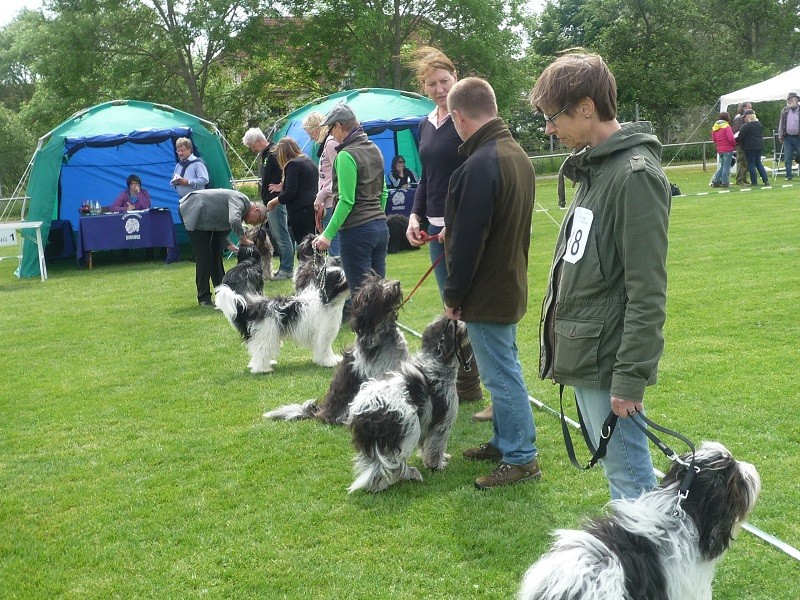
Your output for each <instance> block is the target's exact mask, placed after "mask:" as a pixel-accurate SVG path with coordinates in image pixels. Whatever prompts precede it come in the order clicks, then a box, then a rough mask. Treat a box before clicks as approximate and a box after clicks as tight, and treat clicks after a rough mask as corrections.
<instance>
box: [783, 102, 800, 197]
mask: <svg viewBox="0 0 800 600" xmlns="http://www.w3.org/2000/svg"><path fill="white" fill-rule="evenodd" d="M798 102H800V98H798V96H797V94H796V93H795V92H789V96H788V97H787V98H786V106H785V107H784V109H783V110H782V111H781V119H780V122H779V124H778V140H779V141H780V142H781V143H782V144H783V160H784V161H786V181H791V180H792V161H793V160H794V157H795V156H797V157H798V161H800V107H799V106H798Z"/></svg>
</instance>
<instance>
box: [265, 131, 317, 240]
mask: <svg viewBox="0 0 800 600" xmlns="http://www.w3.org/2000/svg"><path fill="white" fill-rule="evenodd" d="M275 158H276V159H277V160H278V166H280V167H281V169H282V170H283V182H282V186H281V192H280V193H279V194H278V196H277V197H275V198H273V199H272V200H270V201H269V202H268V203H267V205H266V206H267V210H268V211H272V210H275V208H276V207H277V206H279V205H282V206H285V207H286V211H287V217H288V219H289V229H290V230H291V232H292V237H293V238H294V241H295V243H296V244H299V243H300V242H302V241H303V238H304V237H306V236H307V235H308V234H313V233H316V227H315V221H314V199H315V198H316V197H317V191H318V189H319V175H318V171H317V165H315V164H314V161H312V160H311V159H310V158H309V157H308V156H306V155H305V154H303V153H302V152H301V151H300V146H298V145H297V142H295V141H294V139H292V138H290V137H284V138H281V139H280V140H279V141H278V143H277V144H276V145H275Z"/></svg>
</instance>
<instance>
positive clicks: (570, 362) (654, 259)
mask: <svg viewBox="0 0 800 600" xmlns="http://www.w3.org/2000/svg"><path fill="white" fill-rule="evenodd" d="M531 104H532V105H533V107H534V109H535V110H537V111H539V112H541V113H542V114H543V115H544V116H545V119H546V123H547V125H546V128H545V133H547V134H551V135H556V136H557V137H558V139H559V140H561V142H562V143H563V144H565V145H566V146H568V147H570V148H572V149H573V152H572V154H571V155H570V156H569V157H568V158H567V160H566V161H565V162H564V165H563V166H562V167H561V172H560V174H559V194H560V195H561V197H562V199H563V195H564V178H565V177H566V178H568V179H571V180H572V181H573V183H574V184H576V185H577V190H576V192H575V196H574V198H573V200H572V204H571V206H570V207H569V210H568V211H567V214H566V216H565V218H564V221H563V223H562V225H561V232H560V233H559V236H558V240H557V242H556V250H555V256H554V259H553V265H552V268H551V271H550V278H549V282H548V288H547V295H546V297H545V302H544V306H543V310H542V326H541V332H542V337H541V354H540V375H541V377H542V378H548V379H553V380H554V381H556V382H558V383H560V384H562V385H568V386H572V387H573V389H574V390H575V396H576V398H577V401H578V407H579V409H580V411H581V414H582V416H583V419H584V421H585V423H586V425H587V429H588V432H589V435H590V436H591V438H592V440H593V442H594V444H595V445H596V444H597V443H598V440H599V437H600V429H601V425H602V423H603V421H604V420H605V418H606V417H607V416H608V414H609V411H613V412H614V413H615V414H616V415H618V416H619V417H620V419H619V422H618V424H617V429H616V431H615V432H614V434H613V435H612V437H611V441H610V443H609V445H608V454H607V456H606V458H605V459H603V460H602V461H601V462H602V464H603V468H604V469H605V473H606V477H607V479H608V482H609V487H610V490H611V497H612V498H614V499H616V498H622V497H625V498H635V497H637V496H639V495H640V494H641V493H643V492H645V491H647V490H649V489H651V488H652V487H654V486H655V484H656V481H655V477H654V475H653V464H652V460H651V457H650V450H649V447H648V440H647V437H646V436H645V435H644V433H642V432H641V431H640V430H639V429H638V428H637V427H636V425H635V424H634V423H633V422H631V420H630V419H628V417H629V415H631V414H634V413H636V412H642V411H644V392H645V388H646V387H647V386H648V385H652V384H654V383H655V382H656V372H657V367H658V361H659V359H660V358H661V353H662V351H663V348H664V338H663V333H662V329H663V326H664V320H665V317H666V293H667V271H666V257H667V226H668V222H669V209H670V202H671V193H670V187H669V182H668V181H667V178H666V177H665V175H664V172H663V170H662V169H661V166H660V162H661V144H660V143H659V141H658V139H657V138H656V137H655V136H654V135H652V133H651V129H652V128H651V127H650V124H649V123H646V122H639V123H628V124H625V125H620V124H619V122H618V121H617V118H616V112H617V110H616V109H617V106H616V82H615V80H614V76H613V75H612V74H611V72H610V71H609V70H608V67H607V66H606V64H605V63H604V62H603V59H602V58H600V57H599V56H597V55H591V54H569V55H565V56H562V57H559V58H558V59H556V60H555V61H554V62H553V63H552V64H551V65H550V66H549V67H547V69H545V71H544V72H543V73H542V75H541V77H540V78H539V80H538V81H537V82H536V85H535V86H534V88H533V91H532V92H531Z"/></svg>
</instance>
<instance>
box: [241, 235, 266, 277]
mask: <svg viewBox="0 0 800 600" xmlns="http://www.w3.org/2000/svg"><path fill="white" fill-rule="evenodd" d="M247 237H248V238H249V239H250V241H252V242H253V246H254V248H255V250H257V251H258V253H259V254H260V255H261V270H262V272H263V277H264V278H265V279H271V278H272V255H273V253H274V250H273V246H272V241H271V240H270V237H269V225H268V223H267V221H264V222H263V223H259V224H258V225H256V226H255V227H253V228H252V229H251V230H250V231H249V232H248V233H247ZM240 248H241V246H240Z"/></svg>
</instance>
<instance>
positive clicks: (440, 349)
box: [436, 319, 474, 373]
mask: <svg viewBox="0 0 800 600" xmlns="http://www.w3.org/2000/svg"><path fill="white" fill-rule="evenodd" d="M451 324H452V325H453V353H454V354H455V355H456V358H457V359H458V362H459V364H460V365H461V366H462V367H463V369H464V371H465V372H467V373H468V372H470V371H471V370H472V359H473V358H474V354H471V355H470V356H469V357H468V358H467V357H466V356H464V349H463V348H462V347H461V339H460V337H461V336H459V335H458V322H456V321H455V320H452V319H451V320H450V322H449V323H448V324H447V327H445V330H444V332H443V333H442V337H440V338H439V343H438V344H437V346H436V352H437V353H438V354H439V356H444V341H445V336H446V335H447V332H448V331H449V330H450V325H451Z"/></svg>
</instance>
